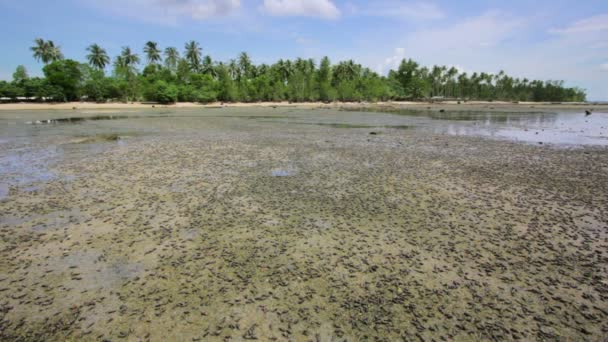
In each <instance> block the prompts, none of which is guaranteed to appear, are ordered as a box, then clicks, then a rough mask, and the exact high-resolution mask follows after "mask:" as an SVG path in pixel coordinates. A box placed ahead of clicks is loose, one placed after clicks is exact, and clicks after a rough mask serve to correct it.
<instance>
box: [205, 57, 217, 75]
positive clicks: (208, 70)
mask: <svg viewBox="0 0 608 342" xmlns="http://www.w3.org/2000/svg"><path fill="white" fill-rule="evenodd" d="M201 72H202V73H203V74H207V75H211V76H212V77H214V78H216V77H217V71H216V70H215V67H214V66H213V60H212V59H211V56H209V55H207V56H205V58H203V64H202V65H201Z"/></svg>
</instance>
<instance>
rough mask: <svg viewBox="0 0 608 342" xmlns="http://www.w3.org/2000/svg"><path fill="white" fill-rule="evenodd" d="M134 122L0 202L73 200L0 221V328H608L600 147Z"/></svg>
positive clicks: (208, 332) (290, 332) (115, 331)
mask: <svg viewBox="0 0 608 342" xmlns="http://www.w3.org/2000/svg"><path fill="white" fill-rule="evenodd" d="M136 125H137V126H135V127H139V125H157V126H154V127H155V128H156V129H157V130H158V133H156V134H149V135H143V136H141V139H137V140H136V141H133V143H130V144H129V145H128V146H118V145H117V144H116V146H115V145H110V147H111V148H112V149H111V150H108V151H106V152H105V153H103V154H95V155H88V156H86V158H81V157H80V156H78V158H77V157H70V156H69V155H68V156H66V159H65V160H64V161H63V162H62V163H61V164H60V165H58V166H56V167H55V168H54V171H55V172H57V173H59V174H83V175H86V177H78V178H76V179H74V180H72V181H71V182H70V187H69V188H68V187H66V184H65V182H60V181H52V182H49V184H47V186H46V187H45V190H44V191H40V192H37V193H35V194H25V193H20V192H16V193H15V194H14V195H13V193H11V196H10V197H8V198H6V199H5V200H3V201H2V202H0V209H1V211H2V212H4V213H18V212H22V213H35V212H44V213H53V212H54V211H57V210H58V209H57V208H60V209H61V210H64V211H66V210H71V211H66V212H65V213H61V215H63V216H64V217H63V218H62V219H61V220H56V221H51V220H50V219H49V217H52V216H49V217H46V216H45V217H41V218H40V220H44V221H47V223H48V225H49V226H50V228H53V229H47V230H44V231H36V230H32V229H29V228H32V227H34V226H35V225H36V224H38V223H39V221H40V220H33V219H32V220H24V221H22V222H6V221H0V238H1V239H0V243H1V247H2V248H1V249H0V257H1V258H0V274H1V275H0V290H2V292H1V293H2V294H3V296H4V298H5V299H4V300H3V301H2V303H1V304H2V309H3V310H0V315H1V318H2V322H3V323H2V324H3V330H2V335H1V337H2V339H7V340H8V339H23V340H41V339H44V340H103V339H109V340H118V339H127V340H137V339H143V340H146V339H151V340H175V339H181V340H224V339H234V340H241V339H246V338H257V339H259V340H273V339H276V340H309V339H312V340H322V341H325V340H332V339H333V340H371V339H381V340H401V339H405V340H414V339H423V340H430V339H433V338H434V339H446V340H491V339H506V340H508V339H524V340H526V339H528V340H529V339H559V338H563V339H572V340H581V339H582V340H584V339H596V338H601V336H603V331H604V329H606V328H607V326H606V323H605V322H606V321H607V320H606V318H608V317H606V312H605V311H606V309H605V304H604V303H605V296H606V292H605V291H606V290H605V285H603V283H602V279H604V278H603V277H605V273H606V272H605V267H604V265H606V256H605V254H604V253H603V252H602V251H603V250H605V248H606V247H607V246H606V238H608V236H607V235H606V225H605V220H604V216H603V215H604V208H606V205H607V203H608V198H607V197H606V196H607V195H606V194H607V193H608V191H607V190H608V189H606V184H608V179H607V178H606V177H607V176H606V173H605V172H604V170H605V168H606V167H607V166H608V155H607V154H606V151H605V150H602V149H589V150H586V152H588V153H589V154H583V153H580V152H579V151H570V150H555V149H538V148H536V147H532V146H527V145H521V144H511V143H506V142H503V141H492V140H484V139H480V138H468V137H452V136H444V135H430V134H427V133H423V132H419V131H416V130H406V131H398V130H391V129H386V130H382V135H379V136H377V137H375V138H373V139H370V140H371V141H369V140H368V138H370V137H369V136H368V135H367V134H364V135H362V134H361V132H360V131H358V130H356V129H354V130H349V129H344V130H339V132H340V133H339V134H335V135H332V134H329V135H328V134H327V130H318V129H311V128H310V127H306V126H303V125H292V124H291V123H288V124H286V123H283V122H277V123H276V126H272V129H271V128H269V127H268V126H269V124H268V122H261V121H259V120H236V121H235V120H226V121H223V119H221V118H215V119H208V120H200V121H196V120H185V119H183V121H180V120H178V119H172V120H166V121H161V120H154V122H150V121H145V120H139V121H138V123H137V124H136ZM285 125H289V126H288V127H289V129H285ZM353 125H358V123H354V124H353ZM144 127H145V128H146V129H149V128H148V126H144ZM374 127H377V126H374ZM275 128H276V129H275ZM330 128H333V127H330ZM365 128H368V127H365ZM273 170H289V171H294V172H290V174H289V176H287V177H274V176H273ZM57 215H59V214H57ZM51 226H52V227H51ZM530 317H532V319H530ZM574 322H578V323H574Z"/></svg>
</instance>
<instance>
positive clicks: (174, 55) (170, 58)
mask: <svg viewBox="0 0 608 342" xmlns="http://www.w3.org/2000/svg"><path fill="white" fill-rule="evenodd" d="M178 62H179V51H177V49H176V48H174V47H168V48H166V49H165V65H166V66H167V68H169V69H171V70H175V69H176V68H177V63H178Z"/></svg>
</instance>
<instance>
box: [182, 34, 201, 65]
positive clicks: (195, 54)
mask: <svg viewBox="0 0 608 342" xmlns="http://www.w3.org/2000/svg"><path fill="white" fill-rule="evenodd" d="M202 50H203V49H201V47H200V46H199V44H198V43H197V42H195V41H194V40H191V41H190V42H188V43H186V59H187V60H188V62H189V63H190V67H191V68H192V69H193V70H198V67H199V65H200V64H201V51H202Z"/></svg>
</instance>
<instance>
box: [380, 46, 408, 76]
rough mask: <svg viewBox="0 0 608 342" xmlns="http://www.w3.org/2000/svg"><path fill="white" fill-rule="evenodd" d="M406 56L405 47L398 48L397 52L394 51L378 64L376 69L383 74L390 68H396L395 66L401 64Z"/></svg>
mask: <svg viewBox="0 0 608 342" xmlns="http://www.w3.org/2000/svg"><path fill="white" fill-rule="evenodd" d="M404 58H405V49H404V48H396V49H395V52H394V53H393V55H392V56H390V57H387V58H385V59H384V61H383V62H382V63H380V64H378V66H377V68H376V70H377V71H378V72H379V73H381V74H383V73H385V72H388V70H390V69H395V68H397V66H399V63H400V62H401V60H402V59H404Z"/></svg>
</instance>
